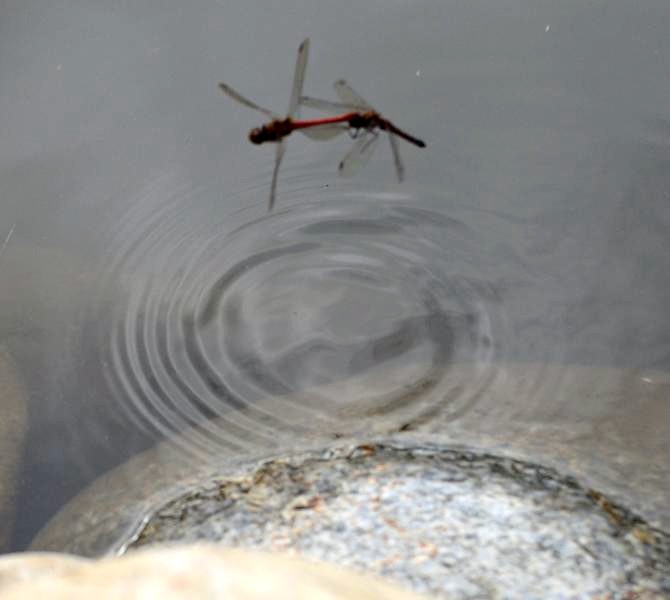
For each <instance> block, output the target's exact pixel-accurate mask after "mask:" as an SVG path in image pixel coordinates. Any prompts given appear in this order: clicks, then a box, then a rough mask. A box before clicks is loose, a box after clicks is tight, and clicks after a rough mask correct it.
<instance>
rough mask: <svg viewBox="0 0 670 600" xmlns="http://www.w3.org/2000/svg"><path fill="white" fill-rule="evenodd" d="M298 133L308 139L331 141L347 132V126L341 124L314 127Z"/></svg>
mask: <svg viewBox="0 0 670 600" xmlns="http://www.w3.org/2000/svg"><path fill="white" fill-rule="evenodd" d="M299 131H300V132H301V133H303V134H304V135H306V136H307V137H308V138H311V139H313V140H320V141H322V140H331V139H333V138H334V137H336V136H338V135H340V134H341V133H344V132H345V131H349V126H348V125H345V124H343V123H331V124H328V125H319V126H316V127H306V128H305V129H300V130H299Z"/></svg>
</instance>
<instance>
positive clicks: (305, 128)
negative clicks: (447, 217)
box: [219, 39, 426, 211]
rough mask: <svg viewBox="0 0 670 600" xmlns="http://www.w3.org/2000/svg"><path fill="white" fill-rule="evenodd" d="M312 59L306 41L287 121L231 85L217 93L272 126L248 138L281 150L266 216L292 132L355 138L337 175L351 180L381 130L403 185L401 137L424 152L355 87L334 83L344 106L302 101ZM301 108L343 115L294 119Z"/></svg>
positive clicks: (314, 136) (417, 141) (419, 142)
mask: <svg viewBox="0 0 670 600" xmlns="http://www.w3.org/2000/svg"><path fill="white" fill-rule="evenodd" d="M308 55H309V39H305V40H304V41H303V42H302V43H301V44H300V47H299V48H298V58H297V60H296V65H295V71H294V74H293V86H292V88H291V98H290V100H289V107H288V112H287V114H286V116H285V117H279V116H278V115H277V114H276V113H274V112H272V111H270V110H268V109H267V108H264V107H262V106H259V105H258V104H256V103H255V102H252V101H251V100H249V99H248V98H247V97H246V96H244V95H242V94H240V93H239V92H237V91H236V90H234V89H233V88H232V87H231V86H229V85H228V84H226V83H219V87H220V88H221V90H222V91H223V92H224V93H225V94H227V95H228V96H230V97H231V98H233V99H234V100H236V101H237V102H239V103H240V104H243V105H245V106H247V107H248V108H252V109H254V110H256V111H258V112H260V113H262V114H264V115H266V116H268V117H270V119H271V121H270V122H269V123H266V124H265V125H262V126H260V127H255V128H254V129H252V130H251V131H250V132H249V140H250V141H251V142H252V143H254V144H263V143H265V142H275V143H276V144H277V148H276V151H275V162H274V168H273V172H272V183H271V185H270V200H269V203H268V211H271V210H272V209H273V207H274V204H275V198H276V194H277V177H278V174H279V167H280V165H281V162H282V160H283V158H284V154H285V152H286V139H285V138H286V137H288V136H289V135H290V134H291V133H293V132H294V131H300V132H302V133H303V134H305V135H307V136H308V137H310V138H312V139H315V140H329V139H331V138H333V137H335V136H337V135H339V134H341V133H343V132H345V131H349V132H351V133H352V137H354V138H356V142H355V143H354V146H353V147H352V148H351V150H350V151H349V152H348V153H347V155H346V156H345V157H344V159H342V161H341V162H340V166H339V171H340V173H341V174H343V175H350V174H353V172H354V171H355V170H356V169H357V168H358V167H360V166H362V165H363V164H364V163H365V162H367V160H368V159H369V157H370V155H371V154H372V150H373V149H374V147H375V145H376V144H375V142H376V140H377V138H378V133H377V130H378V129H379V130H382V131H386V132H387V133H388V134H389V140H390V142H391V151H392V153H393V159H394V163H395V167H396V173H397V175H398V180H399V181H402V180H403V176H404V167H403V164H402V161H401V159H400V153H399V151H398V144H397V140H396V136H398V137H401V138H403V139H404V140H406V141H408V142H410V143H412V144H414V145H416V146H419V147H420V148H424V147H425V146H426V144H425V143H424V142H423V141H422V140H420V139H418V138H416V137H414V136H412V135H410V134H408V133H407V132H405V131H402V130H401V129H399V128H398V127H396V126H395V125H394V124H393V123H391V121H389V120H388V119H386V118H384V117H383V116H382V115H381V114H380V113H379V112H378V111H376V110H375V109H374V108H372V106H371V105H369V104H368V103H367V102H366V101H365V100H363V98H362V97H361V96H359V95H358V94H357V93H356V92H354V90H353V89H352V88H351V86H349V84H347V83H346V82H345V81H344V80H338V81H336V82H335V92H336V93H337V95H338V97H339V98H340V100H341V102H331V101H329V100H319V99H316V98H310V97H308V96H303V95H302V88H303V84H304V81H305V71H306V69H307V59H308ZM301 105H304V106H308V107H312V108H316V109H319V110H323V111H326V112H335V113H339V114H337V115H335V116H333V117H325V118H321V119H303V120H300V119H295V118H294V116H295V115H297V114H298V111H299V108H300V106H301Z"/></svg>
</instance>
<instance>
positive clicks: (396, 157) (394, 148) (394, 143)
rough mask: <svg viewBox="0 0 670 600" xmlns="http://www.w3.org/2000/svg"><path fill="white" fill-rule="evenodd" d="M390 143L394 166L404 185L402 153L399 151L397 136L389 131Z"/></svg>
mask: <svg viewBox="0 0 670 600" xmlns="http://www.w3.org/2000/svg"><path fill="white" fill-rule="evenodd" d="M389 142H390V144H391V154H393V164H394V165H395V172H396V175H397V176H398V181H399V182H400V183H402V180H403V179H404V177H405V167H404V166H403V164H402V160H401V159H400V151H399V150H398V138H397V137H396V136H395V134H393V133H391V132H390V131H389Z"/></svg>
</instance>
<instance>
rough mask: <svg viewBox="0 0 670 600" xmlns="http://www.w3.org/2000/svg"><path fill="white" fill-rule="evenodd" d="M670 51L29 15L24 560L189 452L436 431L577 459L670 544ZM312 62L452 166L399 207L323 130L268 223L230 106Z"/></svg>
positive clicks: (4, 52)
mask: <svg viewBox="0 0 670 600" xmlns="http://www.w3.org/2000/svg"><path fill="white" fill-rule="evenodd" d="M669 29H670V4H668V3H667V2H666V1H665V0H646V1H644V2H638V3H634V4H633V3H631V2H625V1H622V0H597V1H590V2H587V1H586V0H581V1H573V0H565V1H561V2H553V1H549V0H547V1H541V2H537V1H532V2H531V1H529V0H503V1H499V0H495V1H494V0H476V1H474V2H452V1H449V2H442V1H439V0H434V1H432V2H426V3H388V2H378V1H375V0H368V1H366V2H362V3H361V2H350V1H348V0H347V1H342V0H340V1H339V2H325V1H322V2H318V3H310V2H291V3H277V2H255V3H248V2H234V3H226V2H197V3H189V4H188V5H187V4H184V3H180V2H173V1H168V2H165V1H161V2H157V1H145V2H115V3H108V2H89V1H86V2H83V1H81V2H72V1H70V2H62V3H57V4H54V3H49V2H30V3H23V2H3V3H1V4H0V132H1V133H0V417H1V418H2V422H3V426H2V427H1V428H0V438H1V439H0V450H1V451H2V452H1V453H0V455H1V456H2V459H0V460H2V461H3V462H4V464H0V467H1V468H0V510H1V515H2V518H3V522H4V523H5V524H6V527H5V528H4V531H3V532H2V535H0V543H1V544H2V546H1V548H2V550H10V549H20V548H24V547H26V545H27V544H28V543H29V542H30V540H31V539H32V537H33V536H34V534H35V533H36V532H37V531H38V530H39V529H40V528H41V527H42V526H43V525H44V523H45V522H46V521H47V520H48V519H49V518H50V517H51V516H52V515H54V514H55V513H56V512H57V511H58V509H60V508H61V507H62V506H63V505H64V504H65V503H66V502H67V501H68V500H69V499H70V498H72V497H73V496H74V495H75V494H76V493H77V492H79V491H80V490H82V489H84V488H85V486H86V485H87V484H89V483H90V482H91V481H93V480H94V479H96V478H97V477H99V476H100V475H101V474H102V473H104V472H105V471H107V470H108V469H110V468H112V467H114V466H115V465H118V464H120V463H122V462H124V461H125V460H127V459H128V458H130V457H132V456H133V455H135V454H136V453H138V452H140V451H142V450H144V449H146V448H149V447H151V446H152V445H153V444H155V443H156V441H158V440H160V439H163V438H165V437H170V436H172V435H173V434H175V433H177V432H180V431H183V430H185V429H187V428H192V427H194V426H195V427H199V428H200V431H201V433H200V435H199V436H196V437H193V438H191V440H192V447H189V448H185V449H184V452H187V453H188V452H191V453H192V455H193V457H194V460H198V457H202V456H203V455H206V454H208V453H210V454H211V453H212V452H223V451H225V452H231V453H232V454H234V453H237V452H244V451H246V450H247V449H249V448H259V447H270V446H272V445H273V444H274V445H277V444H278V439H279V436H280V434H281V433H282V432H291V433H290V435H292V436H294V437H295V436H296V435H298V436H299V435H300V432H301V431H302V432H309V430H310V427H313V428H315V429H321V430H324V431H328V430H329V428H332V431H333V432H335V431H336V430H337V433H341V431H342V429H343V428H344V429H346V428H347V423H348V422H351V420H350V421H347V415H349V417H351V415H354V416H353V417H352V418H353V419H354V420H355V421H356V423H357V425H360V424H361V423H363V424H365V423H368V422H369V423H370V428H371V429H373V428H374V421H375V419H376V418H378V415H381V414H383V415H386V416H388V415H390V416H391V418H392V420H393V419H395V421H394V422H395V424H396V425H397V427H398V428H400V427H403V426H405V425H407V424H408V423H411V422H412V420H413V419H424V420H425V419H426V418H429V417H430V415H431V414H433V412H435V411H441V412H442V413H444V412H445V411H446V412H447V413H448V414H449V415H450V419H452V420H454V421H457V422H461V423H463V427H464V428H466V429H471V430H473V431H476V430H477V429H478V428H480V427H481V429H482V431H484V430H485V431H487V432H489V433H490V432H491V431H493V430H494V429H495V430H496V431H497V434H498V435H500V436H502V437H501V439H502V438H504V434H505V432H508V433H509V437H508V438H507V439H506V440H505V442H506V443H508V444H510V445H511V446H512V449H513V447H514V443H515V442H514V439H515V437H516V436H518V435H519V432H523V431H526V430H531V429H532V431H533V432H534V433H533V435H535V436H536V437H537V439H539V440H542V439H543V436H545V438H546V437H547V436H549V434H548V433H547V432H551V436H550V437H551V442H552V445H551V447H552V448H561V447H568V446H570V447H574V448H577V449H578V450H579V449H581V450H580V451H582V452H583V453H584V454H588V459H589V469H590V470H591V471H592V472H593V474H594V476H597V474H598V471H600V470H602V472H603V473H607V474H608V475H607V479H608V480H610V481H612V483H613V485H614V484H615V483H616V482H617V481H618V480H620V481H622V482H628V484H629V487H630V489H632V490H633V493H632V495H631V496H630V500H631V501H632V502H634V503H636V504H637V507H638V508H639V509H641V510H646V511H647V514H648V515H650V518H652V519H655V520H656V522H658V523H660V524H662V525H665V526H667V525H668V524H670V512H668V510H667V508H664V507H665V506H666V505H670V503H668V502H667V500H668V497H669V496H670V484H669V483H668V482H667V481H666V477H664V473H665V470H666V467H665V466H664V465H666V464H667V462H668V461H670V442H669V441H668V436H667V423H668V422H669V421H668V419H669V418H670V408H668V397H669V396H668V392H669V391H670V377H669V376H668V373H670V318H669V317H668V309H667V307H668V306H670V274H669V273H670V269H669V268H668V258H667V257H668V256H670V69H669V68H668V65H669V64H670V35H668V31H669ZM304 37H310V38H311V40H312V46H311V48H312V51H311V56H310V63H309V66H308V70H307V78H306V85H305V92H306V93H307V94H309V95H314V96H321V97H332V96H333V92H332V89H331V85H332V82H333V81H334V80H336V79H338V78H340V77H345V78H347V79H348V80H349V81H350V82H351V83H352V84H353V85H354V86H355V87H356V89H357V90H358V91H360V93H361V94H362V95H364V96H365V97H366V99H368V100H369V101H370V102H371V103H372V104H374V105H375V106H376V107H377V108H378V109H379V110H381V111H382V112H384V114H385V115H387V116H388V117H390V118H391V119H393V120H394V121H396V122H397V123H398V125H399V126H401V127H402V128H404V129H406V130H407V131H409V132H410V133H412V134H414V135H416V136H418V137H420V138H423V139H425V140H426V142H427V144H428V147H427V148H426V149H425V150H420V149H416V148H414V147H412V146H409V145H407V144H404V143H403V144H402V147H401V153H402V155H403V158H404V160H405V163H406V171H407V172H406V175H407V180H406V182H404V183H403V184H402V185H399V184H397V183H396V182H395V180H394V174H393V166H392V161H391V156H390V151H389V149H388V147H387V145H386V144H380V147H379V149H378V150H377V152H376V154H375V156H374V157H373V158H372V160H371V161H370V163H369V164H368V165H366V167H365V169H364V170H363V171H361V173H360V174H358V175H356V177H354V178H352V179H341V178H339V177H338V175H337V164H338V162H339V160H340V159H341V157H342V156H343V155H344V153H345V152H346V150H347V148H348V141H347V139H346V138H342V139H337V140H335V141H332V142H329V143H322V142H313V141H311V140H307V139H306V138H303V137H300V136H298V135H294V136H292V137H291V139H290V140H289V144H288V154H287V158H286V159H285V162H284V165H283V167H282V170H281V172H280V177H279V188H278V199H277V208H276V210H275V212H273V213H271V214H267V213H266V204H267V198H268V192H269V182H270V177H271V170H272V156H273V153H272V149H271V148H259V147H254V146H252V145H251V144H249V143H248V142H247V140H246V134H247V131H248V130H249V129H250V128H251V127H254V126H257V125H259V124H260V122H261V121H260V120H259V116H258V115H257V114H255V113H254V112H253V111H250V110H248V109H246V108H245V107H242V106H240V105H237V104H235V103H234V102H233V101H231V100H230V99H229V98H227V97H224V96H223V95H222V94H221V92H220V91H219V89H218V87H217V83H218V82H219V81H222V80H223V81H225V82H227V83H229V84H231V85H232V86H234V87H236V88H237V89H239V90H240V91H243V92H244V93H245V94H247V95H248V96H249V97H251V98H253V99H254V100H256V101H257V102H258V103H259V104H262V105H264V106H269V107H271V108H274V110H276V111H277V112H279V113H281V112H283V111H284V110H285V108H286V106H287V103H288V95H289V91H290V90H289V88H290V83H291V77H292V69H293V65H294V61H295V52H296V49H297V47H298V44H299V43H300V41H301V40H302V39H303V38H304ZM462 365H467V366H468V367H469V368H470V370H469V371H468V373H469V376H468V378H467V381H466V382H465V383H463V381H462V380H461V379H459V385H457V386H456V385H454V384H453V380H454V377H455V373H456V372H458V373H459V374H462V372H463V371H462V369H461V366H462ZM377 370H383V371H384V372H388V373H401V375H398V376H396V377H395V378H394V377H392V376H390V377H388V378H386V379H384V380H383V381H381V382H380V378H377V379H376V380H375V381H376V383H375V384H374V385H370V384H368V385H367V387H366V388H365V389H364V391H363V392H360V393H361V395H360V397H357V398H356V399H355V400H354V399H352V398H347V399H344V398H342V390H343V389H344V388H342V387H338V385H339V384H340V382H342V385H345V383H346V382H347V381H349V380H351V378H358V377H362V376H365V375H366V374H368V373H374V372H376V371H377ZM457 379H458V378H457ZM577 380H579V382H581V383H580V384H579V385H575V384H574V382H575V381H577ZM510 381H511V382H513V384H514V385H510ZM585 382H586V383H585ZM324 386H325V388H324ZM326 388H327V389H328V390H330V392H329V393H327V394H324V393H321V394H319V393H317V396H316V397H317V398H318V400H317V401H314V402H313V403H310V402H307V401H305V402H303V403H301V402H300V401H297V400H295V399H294V400H292V401H291V402H289V401H285V402H284V401H281V400H279V401H272V402H270V401H269V400H268V399H270V398H272V399H276V398H280V399H281V398H284V397H285V398H289V399H290V398H292V397H293V398H294V396H292V395H294V394H296V393H299V392H302V391H304V390H317V392H318V391H319V390H323V389H326ZM408 390H409V391H410V392H411V395H410V396H409V399H408V397H407V392H408ZM501 390H509V393H503V392H501ZM338 403H340V404H341V405H342V406H339V405H338ZM357 403H360V405H361V406H364V407H365V410H358V411H357V410H356V404H357ZM339 408H342V411H340V412H338V410H339ZM343 415H344V416H343ZM396 415H397V417H396ZM221 418H223V419H224V420H226V422H227V426H226V427H222V426H220V425H219V423H220V421H219V419H221ZM215 423H216V425H215ZM296 431H297V433H296ZM582 442H583V444H582V445H581V446H580V443H582ZM279 445H281V444H279ZM599 461H600V463H599ZM635 493H637V497H636V496H635Z"/></svg>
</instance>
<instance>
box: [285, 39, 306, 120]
mask: <svg viewBox="0 0 670 600" xmlns="http://www.w3.org/2000/svg"><path fill="white" fill-rule="evenodd" d="M308 58H309V39H306V40H303V42H302V44H300V47H299V48H298V58H297V60H296V63H295V72H294V73H293V87H292V88H291V100H290V102H289V104H288V114H287V116H288V117H292V116H294V115H295V113H296V111H297V110H298V105H299V103H300V96H302V86H303V83H304V82H305V70H306V69H307V59H308Z"/></svg>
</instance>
